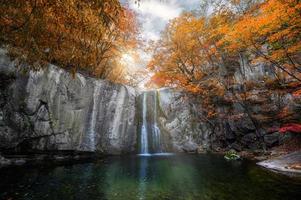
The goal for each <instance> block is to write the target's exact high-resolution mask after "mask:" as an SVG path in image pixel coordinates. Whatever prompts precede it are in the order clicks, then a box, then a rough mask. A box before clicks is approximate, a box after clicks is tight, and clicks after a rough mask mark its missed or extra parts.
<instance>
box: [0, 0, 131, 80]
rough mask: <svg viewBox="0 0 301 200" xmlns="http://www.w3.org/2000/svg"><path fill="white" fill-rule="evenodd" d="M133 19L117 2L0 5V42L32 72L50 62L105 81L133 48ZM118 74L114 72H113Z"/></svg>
mask: <svg viewBox="0 0 301 200" xmlns="http://www.w3.org/2000/svg"><path fill="white" fill-rule="evenodd" d="M135 24H136V23H135V15H134V13H133V12H131V11H130V10H128V9H126V8H124V7H122V6H121V5H120V3H119V1H118V0H89V1H87V0H84V1H77V0H65V1H48V0H23V1H19V0H2V1H1V5H0V41H1V43H2V44H4V45H7V47H8V48H9V50H10V53H11V55H14V56H16V57H19V58H20V60H21V61H24V62H26V63H28V64H30V65H32V66H33V67H35V68H36V69H39V68H40V67H41V66H43V65H44V64H46V63H49V62H52V63H54V64H59V65H60V66H62V67H65V68H67V69H70V70H71V71H76V70H78V69H81V70H84V71H87V72H89V73H91V74H93V75H95V76H98V77H104V78H105V77H108V76H110V74H113V73H114V71H116V67H115V66H116V64H114V62H115V61H116V60H117V59H118V58H119V57H120V54H121V51H122V50H123V49H129V48H133V47H134V46H135V45H136V38H135V37H136V33H137V30H136V26H135ZM117 71H118V70H117Z"/></svg>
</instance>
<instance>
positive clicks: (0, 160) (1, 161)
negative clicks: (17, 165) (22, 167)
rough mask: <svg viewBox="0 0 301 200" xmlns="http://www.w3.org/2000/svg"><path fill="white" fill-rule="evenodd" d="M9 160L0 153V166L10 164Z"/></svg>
mask: <svg viewBox="0 0 301 200" xmlns="http://www.w3.org/2000/svg"><path fill="white" fill-rule="evenodd" d="M11 163H12V162H11V160H9V159H6V158H4V157H3V156H1V155H0V168H1V167H3V166H7V165H11Z"/></svg>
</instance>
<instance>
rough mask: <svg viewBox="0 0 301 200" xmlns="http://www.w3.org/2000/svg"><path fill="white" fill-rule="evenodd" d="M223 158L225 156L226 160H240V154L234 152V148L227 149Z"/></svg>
mask: <svg viewBox="0 0 301 200" xmlns="http://www.w3.org/2000/svg"><path fill="white" fill-rule="evenodd" d="M224 158H225V159H226V160H241V157H240V155H238V154H237V153H236V151H234V150H230V151H228V152H227V153H226V154H225V156H224Z"/></svg>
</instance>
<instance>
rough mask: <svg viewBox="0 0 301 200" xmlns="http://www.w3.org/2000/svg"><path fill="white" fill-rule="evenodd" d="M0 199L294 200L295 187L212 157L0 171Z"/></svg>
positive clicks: (298, 185) (298, 189) (250, 166)
mask: <svg viewBox="0 0 301 200" xmlns="http://www.w3.org/2000/svg"><path fill="white" fill-rule="evenodd" d="M0 199H11V200H13V199H24V200H37V199H51V200H58V199H59V200H69V199H83V200H98V199H108V200H117V199H120V200H131V199H133V200H135V199H141V200H142V199H154V200H160V199H162V200H169V199H170V200H177V199H183V200H297V199H301V181H300V179H292V178H288V177H286V176H281V175H277V174H274V173H270V172H268V171H266V170H263V169H261V168H260V167H257V166H256V165H255V164H254V163H252V162H250V161H231V162H228V161H226V160H224V159H223V157H222V156H217V155H171V154H166V155H164V154H163V155H156V156H127V157H112V158H108V159H105V160H102V161H98V162H94V163H85V164H74V165H65V166H52V167H49V166H48V167H45V166H44V167H36V168H33V167H31V168H29V167H26V168H25V167H23V168H14V169H12V168H11V169H2V170H0Z"/></svg>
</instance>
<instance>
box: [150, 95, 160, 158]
mask: <svg viewBox="0 0 301 200" xmlns="http://www.w3.org/2000/svg"><path fill="white" fill-rule="evenodd" d="M153 120H154V123H153V129H152V136H153V137H152V139H153V149H154V151H155V152H156V153H160V152H162V148H161V132H160V128H159V126H158V91H154V119H153Z"/></svg>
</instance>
